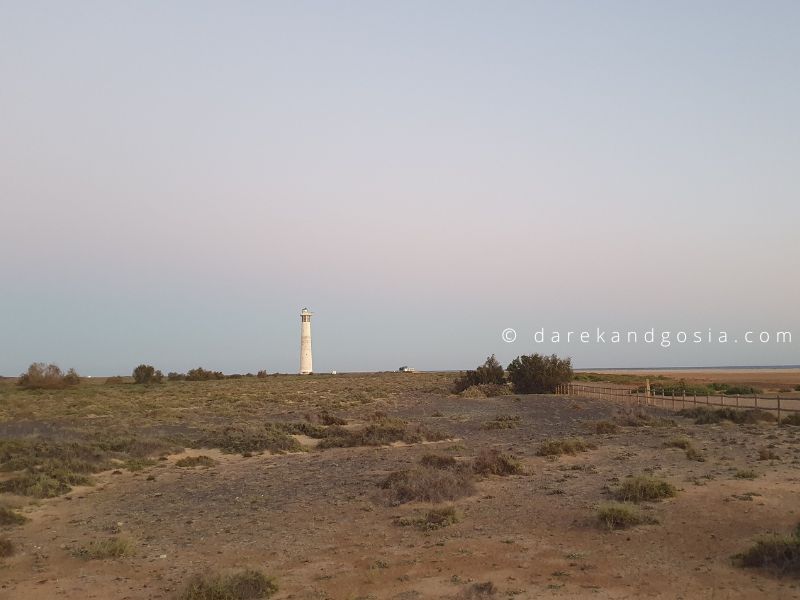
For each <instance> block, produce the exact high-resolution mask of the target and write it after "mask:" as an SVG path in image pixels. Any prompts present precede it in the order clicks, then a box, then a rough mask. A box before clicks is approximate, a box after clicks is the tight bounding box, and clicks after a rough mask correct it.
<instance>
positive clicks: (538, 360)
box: [507, 354, 573, 394]
mask: <svg viewBox="0 0 800 600" xmlns="http://www.w3.org/2000/svg"><path fill="white" fill-rule="evenodd" d="M507 371H508V378H509V379H510V380H511V384H512V385H513V387H514V393H516V394H548V393H553V392H555V391H556V387H557V386H559V385H561V384H563V383H568V382H569V381H572V376H573V372H572V361H571V359H569V358H559V357H558V356H556V355H555V354H553V355H551V356H542V355H540V354H531V355H529V356H518V357H517V358H515V359H514V360H513V361H511V364H510V365H508V369H507Z"/></svg>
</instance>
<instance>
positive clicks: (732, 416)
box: [678, 406, 778, 425]
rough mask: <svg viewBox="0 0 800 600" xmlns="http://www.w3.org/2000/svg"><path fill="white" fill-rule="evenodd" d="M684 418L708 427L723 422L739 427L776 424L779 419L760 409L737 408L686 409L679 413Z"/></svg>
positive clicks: (697, 407)
mask: <svg viewBox="0 0 800 600" xmlns="http://www.w3.org/2000/svg"><path fill="white" fill-rule="evenodd" d="M678 414H679V415H680V416H682V417H688V418H690V419H694V422H695V424H696V425H708V424H712V423H721V422H722V421H731V422H732V423H737V424H739V425H744V424H753V423H760V422H762V421H764V422H775V421H777V420H778V419H777V417H776V416H775V415H773V414H772V413H771V412H768V411H766V410H761V409H760V408H755V409H748V410H739V409H735V408H716V409H712V408H707V407H705V406H696V407H694V408H686V409H684V410H681V411H678Z"/></svg>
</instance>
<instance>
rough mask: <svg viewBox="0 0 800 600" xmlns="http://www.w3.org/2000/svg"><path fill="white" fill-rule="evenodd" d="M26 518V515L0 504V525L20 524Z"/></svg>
mask: <svg viewBox="0 0 800 600" xmlns="http://www.w3.org/2000/svg"><path fill="white" fill-rule="evenodd" d="M27 520H28V518H27V517H25V516H23V515H21V514H19V513H18V512H16V511H14V510H11V509H10V508H8V507H7V506H0V526H2V527H10V526H12V525H22V524H23V523H25V522H26V521H27Z"/></svg>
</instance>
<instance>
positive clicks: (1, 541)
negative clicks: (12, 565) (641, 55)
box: [0, 537, 14, 558]
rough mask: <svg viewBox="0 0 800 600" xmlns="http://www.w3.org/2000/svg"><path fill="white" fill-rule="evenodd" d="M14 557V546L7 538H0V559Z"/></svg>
mask: <svg viewBox="0 0 800 600" xmlns="http://www.w3.org/2000/svg"><path fill="white" fill-rule="evenodd" d="M9 556H14V544H13V543H12V542H11V540H10V539H8V538H7V537H0V558H8V557H9Z"/></svg>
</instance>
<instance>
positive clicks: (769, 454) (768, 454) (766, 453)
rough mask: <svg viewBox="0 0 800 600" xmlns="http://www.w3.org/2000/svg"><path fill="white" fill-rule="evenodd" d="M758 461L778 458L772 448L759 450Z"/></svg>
mask: <svg viewBox="0 0 800 600" xmlns="http://www.w3.org/2000/svg"><path fill="white" fill-rule="evenodd" d="M758 460H780V456H779V455H778V454H777V453H776V452H775V451H774V450H773V449H772V448H759V450H758Z"/></svg>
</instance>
